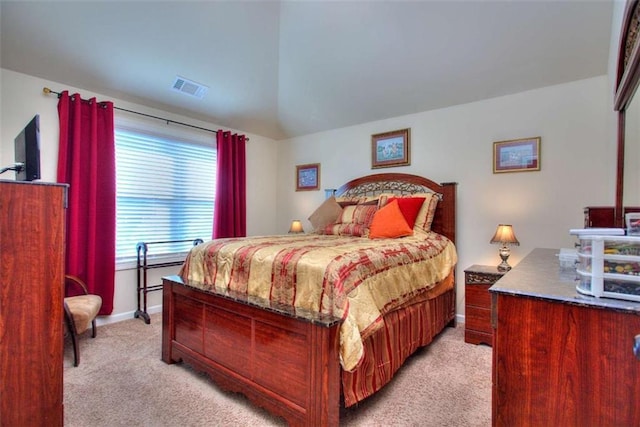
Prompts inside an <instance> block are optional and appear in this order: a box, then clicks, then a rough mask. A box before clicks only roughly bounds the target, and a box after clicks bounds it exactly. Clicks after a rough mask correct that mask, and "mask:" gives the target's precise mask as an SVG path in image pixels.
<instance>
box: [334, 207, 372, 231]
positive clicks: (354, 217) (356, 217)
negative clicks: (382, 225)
mask: <svg viewBox="0 0 640 427" xmlns="http://www.w3.org/2000/svg"><path fill="white" fill-rule="evenodd" d="M377 210H378V206H377V205H352V206H346V207H344V208H343V209H342V214H341V215H340V218H338V220H337V221H336V223H335V224H329V225H327V226H326V227H325V228H324V234H337V235H341V236H364V237H366V236H368V235H369V226H370V225H371V221H372V220H373V215H374V214H375V213H376V211H377Z"/></svg>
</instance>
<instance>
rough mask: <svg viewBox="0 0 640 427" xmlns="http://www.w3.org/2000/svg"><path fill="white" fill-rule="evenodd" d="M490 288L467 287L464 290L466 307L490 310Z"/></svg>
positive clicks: (481, 286)
mask: <svg viewBox="0 0 640 427" xmlns="http://www.w3.org/2000/svg"><path fill="white" fill-rule="evenodd" d="M490 287H491V285H467V286H466V287H465V288H464V293H465V299H466V302H467V305H473V306H476V307H484V308H491V294H489V288H490Z"/></svg>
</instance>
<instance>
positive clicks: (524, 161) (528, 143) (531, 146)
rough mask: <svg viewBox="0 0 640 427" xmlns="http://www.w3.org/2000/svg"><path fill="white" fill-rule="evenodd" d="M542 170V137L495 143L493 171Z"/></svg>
mask: <svg viewBox="0 0 640 427" xmlns="http://www.w3.org/2000/svg"><path fill="white" fill-rule="evenodd" d="M539 170H540V137H534V138H523V139H512V140H510V141H498V142H494V143H493V173H503V172H524V171H539Z"/></svg>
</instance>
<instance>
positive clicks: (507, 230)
mask: <svg viewBox="0 0 640 427" xmlns="http://www.w3.org/2000/svg"><path fill="white" fill-rule="evenodd" d="M491 243H500V244H502V245H515V246H519V245H520V242H518V239H517V238H516V235H515V233H514V232H513V227H512V226H511V225H510V224H499V225H498V228H497V229H496V233H495V234H494V235H493V237H492V238H491Z"/></svg>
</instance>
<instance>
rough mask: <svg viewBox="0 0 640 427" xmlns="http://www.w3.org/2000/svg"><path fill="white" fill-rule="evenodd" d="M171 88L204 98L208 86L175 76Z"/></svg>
mask: <svg viewBox="0 0 640 427" xmlns="http://www.w3.org/2000/svg"><path fill="white" fill-rule="evenodd" d="M172 89H173V90H177V91H178V92H182V93H186V94H187V95H191V96H195V97H196V98H200V99H202V98H204V95H205V94H206V93H207V91H208V90H209V88H208V87H207V86H205V85H202V84H200V83H196V82H194V81H192V80H189V79H185V78H184V77H180V76H177V77H176V79H175V81H174V82H173V86H172Z"/></svg>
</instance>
